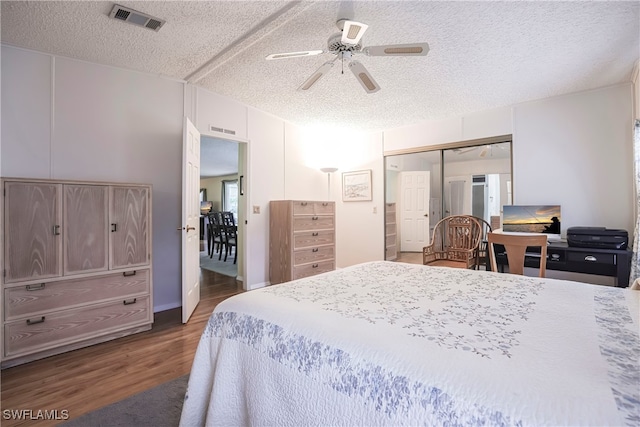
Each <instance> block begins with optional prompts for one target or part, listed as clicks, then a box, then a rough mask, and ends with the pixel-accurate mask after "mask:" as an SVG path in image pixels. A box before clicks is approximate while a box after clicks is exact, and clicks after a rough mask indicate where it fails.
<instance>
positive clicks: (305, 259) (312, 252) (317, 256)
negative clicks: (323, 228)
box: [293, 246, 335, 266]
mask: <svg viewBox="0 0 640 427" xmlns="http://www.w3.org/2000/svg"><path fill="white" fill-rule="evenodd" d="M334 258H335V255H334V248H333V246H324V247H323V246H320V247H316V248H308V249H302V250H297V251H295V252H294V253H293V265H294V266H296V265H300V264H308V263H310V262H315V261H323V260H328V259H334Z"/></svg>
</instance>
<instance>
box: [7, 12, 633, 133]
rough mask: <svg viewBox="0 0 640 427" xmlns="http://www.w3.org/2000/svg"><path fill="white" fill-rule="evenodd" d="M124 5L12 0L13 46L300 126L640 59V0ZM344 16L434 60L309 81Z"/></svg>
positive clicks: (558, 81) (507, 91) (352, 122)
mask: <svg viewBox="0 0 640 427" xmlns="http://www.w3.org/2000/svg"><path fill="white" fill-rule="evenodd" d="M113 4H114V3H112V2H88V1H87V2H85V1H79V2H78V1H72V2H66V1H65V2H57V1H42V2H40V1H29V2H26V1H25V2H11V1H2V5H1V18H2V33H1V34H2V42H3V43H7V44H10V45H14V46H20V47H24V48H29V49H34V50H38V51H43V52H47V53H52V54H58V55H62V56H66V57H72V58H79V59H83V60H88V61H92V62H97V63H102V64H108V65H113V66H118V67H124V68H128V69H134V70H140V71H144V72H148V73H153V74H158V75H164V76H168V77H171V78H177V79H182V80H187V81H189V82H192V83H194V84H197V85H199V86H202V87H205V88H207V89H209V90H211V91H213V92H216V93H219V94H222V95H227V96H229V97H232V98H234V99H237V100H239V101H242V102H244V103H246V104H248V105H251V106H254V107H257V108H259V109H261V110H264V111H267V112H270V113H272V114H275V115H276V116H278V117H281V118H283V119H286V120H289V121H292V122H294V123H298V124H301V125H307V124H309V125H311V124H321V125H331V126H349V127H356V128H359V129H366V130H380V129H388V128H392V127H397V126H403V125H408V124H413V123H417V122H420V121H424V120H429V119H439V118H443V117H447V116H453V115H461V114H464V113H468V112H472V111H480V110H485V109H491V108H496V107H502V106H508V105H513V104H516V103H519V102H524V101H529V100H534V99H540V98H546V97H549V96H554V95H559V94H564V93H570V92H576V91H580V90H585V89H591V88H596V87H601V86H606V85H610V84H616V83H620V82H623V81H629V80H630V76H631V71H632V68H633V65H634V62H635V61H636V60H637V59H638V58H639V57H640V47H639V39H640V12H639V11H640V2H638V1H632V2H622V1H614V2H593V1H571V2H540V1H532V2H527V1H508V2H494V1H479V2H459V1H453V2H447V1H441V2H435V1H433V2H432V1H422V2H412V1H375V2H370V1H356V2H333V1H318V2H276V1H254V2H243V1H229V2H218V1H210V2H203V1H201V2H187V1H167V2H153V1H133V2H130V1H126V0H123V1H122V2H120V3H119V4H122V5H123V6H126V7H130V8H132V9H135V10H138V11H141V12H144V13H147V14H150V15H153V16H156V17H158V18H161V19H165V20H166V21H167V23H166V24H165V25H164V27H162V28H161V29H160V31H159V32H154V31H151V30H148V29H145V28H140V27H136V26H133V25H130V24H127V23H123V22H119V21H116V20H112V19H109V18H108V14H109V12H110V10H111V8H112V6H113ZM339 17H346V18H349V19H354V20H357V21H359V22H363V23H365V24H368V25H369V29H368V30H367V32H366V33H365V35H364V38H363V39H362V43H363V45H364V46H373V45H381V44H399V43H411V42H423V41H426V42H428V43H429V45H430V49H431V50H430V52H429V54H428V55H427V56H426V57H395V58H390V57H366V56H360V57H359V60H360V61H361V62H362V63H363V64H364V65H365V66H366V67H367V69H368V70H369V72H370V73H371V74H372V75H373V77H374V78H375V79H376V81H377V82H378V84H379V85H380V86H381V87H382V89H381V90H380V91H379V92H377V93H375V94H366V93H365V92H364V91H363V90H362V88H361V86H360V85H359V84H358V82H357V81H356V79H355V78H354V76H353V75H352V74H351V73H350V72H349V71H345V73H344V74H341V72H340V66H339V64H338V65H336V66H334V67H333V69H332V70H331V72H330V73H329V74H328V75H327V76H325V77H324V78H323V79H322V80H320V81H319V82H318V83H317V84H316V85H315V86H314V87H313V89H312V90H310V91H308V92H299V91H297V90H296V89H297V87H298V86H300V84H301V83H302V82H304V81H305V80H306V79H307V77H309V76H310V75H311V74H312V73H313V71H315V70H316V69H317V68H318V67H319V66H320V65H322V64H323V63H324V62H325V61H327V60H329V59H331V58H332V55H331V54H323V55H320V56H310V57H304V58H292V59H286V60H279V61H266V60H265V59H264V58H265V57H266V56H267V55H268V54H271V53H280V52H289V51H302V50H315V49H326V43H327V39H328V37H329V36H330V35H332V34H334V33H336V32H337V31H338V29H337V27H336V25H335V22H336V20H337V19H338V18H339Z"/></svg>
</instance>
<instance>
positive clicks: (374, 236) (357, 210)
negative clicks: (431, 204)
mask: <svg viewBox="0 0 640 427" xmlns="http://www.w3.org/2000/svg"><path fill="white" fill-rule="evenodd" d="M339 147H340V148H339V150H340V151H337V152H336V158H338V159H339V160H340V164H339V165H337V167H339V168H340V170H339V171H337V172H335V173H334V175H335V176H336V179H334V180H333V181H332V188H331V192H332V194H334V200H336V218H337V225H336V256H337V267H338V268H344V267H348V266H350V265H354V264H358V263H361V262H365V261H374V260H383V259H384V245H385V243H384V160H383V157H382V134H381V133H373V134H361V135H350V136H349V137H347V138H345V141H344V142H342V143H341V144H339ZM366 169H371V180H372V196H373V197H372V198H373V200H372V201H370V202H369V201H363V202H343V201H342V172H349V171H357V170H366Z"/></svg>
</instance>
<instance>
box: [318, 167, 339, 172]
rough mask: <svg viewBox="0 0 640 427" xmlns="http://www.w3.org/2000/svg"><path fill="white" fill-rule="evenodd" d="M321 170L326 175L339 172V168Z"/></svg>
mask: <svg viewBox="0 0 640 427" xmlns="http://www.w3.org/2000/svg"><path fill="white" fill-rule="evenodd" d="M320 170H321V171H322V172H325V173H331V172H335V171H337V170H338V168H320Z"/></svg>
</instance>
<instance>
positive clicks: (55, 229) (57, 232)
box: [53, 225, 60, 236]
mask: <svg viewBox="0 0 640 427" xmlns="http://www.w3.org/2000/svg"><path fill="white" fill-rule="evenodd" d="M53 235H54V236H59V235H60V226H59V225H54V226H53Z"/></svg>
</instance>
